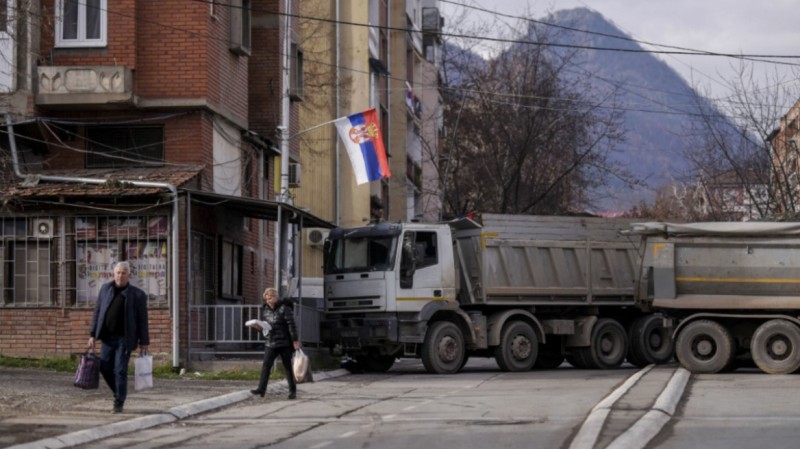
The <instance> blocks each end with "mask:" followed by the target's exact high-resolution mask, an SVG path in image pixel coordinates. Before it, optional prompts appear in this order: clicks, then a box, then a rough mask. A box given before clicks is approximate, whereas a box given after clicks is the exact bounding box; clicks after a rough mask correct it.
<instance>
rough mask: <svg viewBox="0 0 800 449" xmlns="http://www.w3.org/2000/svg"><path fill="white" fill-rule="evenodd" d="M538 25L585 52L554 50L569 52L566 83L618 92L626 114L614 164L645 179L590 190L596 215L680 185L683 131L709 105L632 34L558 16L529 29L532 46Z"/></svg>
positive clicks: (578, 16)
mask: <svg viewBox="0 0 800 449" xmlns="http://www.w3.org/2000/svg"><path fill="white" fill-rule="evenodd" d="M543 24H552V25H557V26H560V27H549V28H551V30H548V31H549V32H550V33H554V34H552V35H553V36H555V37H553V38H551V40H552V41H554V42H558V43H559V44H566V45H572V46H576V47H577V46H580V47H583V48H586V47H589V48H591V49H581V50H574V47H571V48H563V47H561V48H556V49H554V52H556V53H559V52H561V53H562V54H563V53H566V52H575V54H574V57H573V59H572V61H571V65H570V66H571V68H570V69H569V70H565V74H566V75H567V76H568V77H569V76H575V77H577V76H582V77H588V82H589V83H590V84H591V86H592V88H593V89H596V90H598V91H600V92H602V91H608V90H610V89H612V86H618V88H619V89H618V90H617V93H618V97H617V99H618V104H619V105H620V106H621V108H622V109H623V110H624V111H625V112H624V114H623V118H622V126H623V129H624V132H625V142H624V143H623V144H621V145H619V146H618V148H617V150H618V151H617V152H616V153H615V154H614V155H613V156H612V160H613V159H616V161H617V162H619V163H620V164H622V165H623V166H624V167H625V168H627V169H628V170H629V171H630V172H631V173H632V174H634V175H635V176H636V177H637V178H639V179H641V180H643V181H644V185H643V186H639V187H635V188H629V187H626V186H624V185H622V183H619V182H617V183H612V184H611V185H610V186H609V189H608V191H607V192H596V194H599V195H600V196H602V197H603V198H604V200H602V201H601V202H599V203H598V205H597V206H598V212H599V211H605V212H610V211H624V210H627V209H629V208H630V207H631V206H633V205H635V204H637V203H639V202H640V201H647V202H650V201H652V199H653V198H654V196H655V189H657V188H658V187H659V186H662V185H665V184H667V183H669V182H671V181H673V180H682V179H686V177H687V176H688V175H689V174H690V164H689V161H688V159H687V157H686V150H687V149H688V147H689V145H691V143H690V142H689V141H688V140H687V139H686V134H687V130H688V129H689V127H690V121H691V120H692V119H693V118H694V117H695V116H696V114H697V111H698V106H699V107H702V108H703V109H704V110H711V109H712V106H711V105H710V104H709V103H708V101H707V100H706V99H704V98H703V97H702V96H700V95H698V94H697V93H696V91H695V90H694V89H693V88H692V87H691V86H690V85H689V84H688V83H687V82H686V80H684V79H683V78H682V77H681V76H680V75H678V73H677V72H676V71H675V70H673V69H672V68H671V67H670V66H669V65H667V64H666V63H665V62H664V61H663V60H661V59H659V58H658V57H656V56H655V55H653V54H652V53H643V52H641V51H642V50H643V47H642V46H640V45H639V44H638V43H637V42H635V41H633V39H632V38H631V36H629V35H627V34H626V33H624V32H622V31H621V30H620V29H619V28H617V27H616V26H614V24H613V23H611V22H610V21H608V20H606V18H604V17H603V16H602V15H601V14H599V13H597V12H595V11H593V10H590V9H587V8H575V9H570V10H562V11H557V12H555V13H553V14H551V15H549V16H548V17H546V18H544V19H542V20H541V23H534V24H533V26H532V28H531V30H530V34H529V39H531V40H535V37H534V33H535V32H536V31H539V32H541V31H544V30H543V29H542V28H541V27H546V26H547V25H543ZM536 27H539V28H538V30H537V28H536ZM573 30H582V31H590V32H591V33H587V32H582V31H573ZM612 36H614V37H612ZM616 36H618V37H621V38H623V39H617V38H615V37H616ZM595 48H607V49H615V50H594V49H595ZM629 50H633V51H629ZM730 129H735V128H734V127H733V126H731V127H730Z"/></svg>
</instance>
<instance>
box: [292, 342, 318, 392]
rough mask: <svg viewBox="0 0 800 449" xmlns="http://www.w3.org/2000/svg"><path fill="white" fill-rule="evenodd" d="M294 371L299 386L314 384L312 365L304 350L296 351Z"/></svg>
mask: <svg viewBox="0 0 800 449" xmlns="http://www.w3.org/2000/svg"><path fill="white" fill-rule="evenodd" d="M292 371H293V372H294V380H295V382H297V383H299V384H302V383H305V382H314V377H313V376H312V375H311V363H309V360H308V356H307V355H306V353H305V352H303V350H302V349H298V350H297V351H295V353H294V355H293V356H292Z"/></svg>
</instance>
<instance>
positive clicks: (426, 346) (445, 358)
mask: <svg viewBox="0 0 800 449" xmlns="http://www.w3.org/2000/svg"><path fill="white" fill-rule="evenodd" d="M464 356H465V349H464V336H463V335H461V329H459V328H458V326H456V325H455V324H453V323H451V322H449V321H438V322H436V323H433V324H432V325H431V327H430V328H428V334H427V335H426V336H425V343H423V345H422V364H423V365H425V369H426V370H427V371H428V372H429V373H432V374H455V373H457V372H458V370H460V369H461V362H462V361H463V360H464Z"/></svg>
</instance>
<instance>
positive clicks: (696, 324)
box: [675, 320, 734, 374]
mask: <svg viewBox="0 0 800 449" xmlns="http://www.w3.org/2000/svg"><path fill="white" fill-rule="evenodd" d="M733 345H734V341H733V337H732V336H731V333H730V332H728V330H727V329H725V327H723V326H722V325H721V324H719V323H717V322H716V321H711V320H697V321H692V322H691V323H689V324H687V325H686V326H685V327H684V328H683V329H681V330H680V332H679V333H678V337H677V338H676V339H675V355H676V356H677V357H678V361H679V362H680V364H681V366H683V367H684V368H686V369H687V370H689V371H690V372H692V373H698V374H713V373H718V372H720V371H723V370H725V369H727V368H728V367H729V366H730V365H731V363H732V362H733V356H734V351H733V348H734V346H733Z"/></svg>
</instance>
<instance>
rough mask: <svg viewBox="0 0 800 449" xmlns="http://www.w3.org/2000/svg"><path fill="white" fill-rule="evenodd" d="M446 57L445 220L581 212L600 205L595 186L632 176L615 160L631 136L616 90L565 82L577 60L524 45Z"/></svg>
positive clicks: (540, 38) (456, 51) (541, 37)
mask: <svg viewBox="0 0 800 449" xmlns="http://www.w3.org/2000/svg"><path fill="white" fill-rule="evenodd" d="M529 33H530V34H529V38H530V39H531V40H533V39H535V40H536V41H537V42H547V41H548V39H549V38H550V36H548V35H547V33H545V32H543V31H541V30H537V29H536V28H535V27H531V28H530V29H529ZM530 36H535V37H530ZM445 50H446V53H445V63H444V75H443V84H444V86H443V87H444V89H443V96H444V101H445V126H446V128H447V129H448V131H449V136H448V140H447V141H446V142H445V143H444V145H443V151H442V153H443V158H442V161H443V163H442V164H441V167H440V173H441V176H440V177H441V179H442V184H443V187H442V191H443V203H444V208H445V213H446V214H449V215H452V216H457V215H462V214H464V213H466V212H469V211H471V210H480V211H482V212H499V213H537V214H556V213H567V212H574V211H576V210H580V209H583V208H585V207H587V206H591V204H592V202H593V198H592V197H591V194H590V192H591V190H592V188H593V187H597V186H598V185H601V184H603V183H605V182H606V180H607V179H608V178H609V177H610V176H618V177H621V178H626V177H627V176H628V175H627V173H626V172H625V171H624V170H622V169H621V168H620V167H616V166H614V165H613V164H611V163H610V162H609V157H608V155H609V153H610V152H611V151H613V148H614V146H615V144H616V143H619V142H620V141H621V140H622V137H623V136H622V132H621V130H620V112H619V110H618V108H616V103H615V98H616V92H615V91H614V90H613V89H609V90H607V91H605V92H600V91H591V90H590V89H589V87H588V83H587V82H586V80H585V79H581V78H579V77H576V76H574V75H573V76H569V77H568V76H566V75H565V73H566V70H565V68H566V67H567V66H568V65H569V64H570V59H571V56H572V55H570V54H564V53H562V54H554V53H552V52H550V51H548V50H547V49H546V47H545V46H535V45H527V44H524V43H522V44H517V45H513V46H511V47H510V48H508V49H507V50H505V51H504V52H502V53H500V54H499V55H497V56H496V57H494V58H489V59H488V60H485V59H483V58H480V57H478V56H477V55H475V54H474V53H472V52H470V51H468V50H463V49H461V48H458V47H456V46H453V45H447V46H445Z"/></svg>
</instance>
